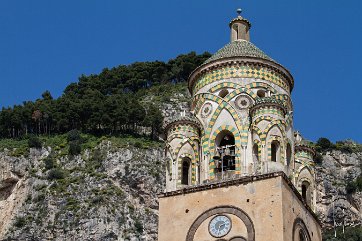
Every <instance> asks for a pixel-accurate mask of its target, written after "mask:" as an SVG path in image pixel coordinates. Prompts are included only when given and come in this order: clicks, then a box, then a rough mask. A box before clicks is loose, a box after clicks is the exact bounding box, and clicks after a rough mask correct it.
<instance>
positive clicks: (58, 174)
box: [48, 168, 65, 180]
mask: <svg viewBox="0 0 362 241" xmlns="http://www.w3.org/2000/svg"><path fill="white" fill-rule="evenodd" d="M64 177H65V174H64V171H63V170H61V169H59V168H53V169H51V170H50V171H49V173H48V179H49V180H55V179H63V178H64Z"/></svg>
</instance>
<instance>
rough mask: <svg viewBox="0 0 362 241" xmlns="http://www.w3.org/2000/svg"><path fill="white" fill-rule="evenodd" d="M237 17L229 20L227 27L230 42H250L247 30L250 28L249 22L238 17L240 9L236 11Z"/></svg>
mask: <svg viewBox="0 0 362 241" xmlns="http://www.w3.org/2000/svg"><path fill="white" fill-rule="evenodd" d="M237 13H238V16H237V17H236V18H234V19H233V20H231V22H230V24H229V26H230V30H231V42H234V41H236V40H246V41H250V35H249V30H250V28H251V24H250V22H249V21H248V20H247V19H245V18H243V17H242V16H240V14H241V9H240V8H239V9H238V10H237Z"/></svg>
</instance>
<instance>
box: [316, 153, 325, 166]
mask: <svg viewBox="0 0 362 241" xmlns="http://www.w3.org/2000/svg"><path fill="white" fill-rule="evenodd" d="M322 161H323V157H322V155H321V154H319V153H318V152H317V153H316V154H315V156H314V162H315V163H316V164H321V163H322Z"/></svg>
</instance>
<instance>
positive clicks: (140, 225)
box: [134, 220, 143, 233]
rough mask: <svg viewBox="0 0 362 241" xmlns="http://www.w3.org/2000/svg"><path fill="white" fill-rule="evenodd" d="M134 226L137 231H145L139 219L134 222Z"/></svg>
mask: <svg viewBox="0 0 362 241" xmlns="http://www.w3.org/2000/svg"><path fill="white" fill-rule="evenodd" d="M134 227H135V228H136V232H137V233H142V232H143V225H142V223H141V222H140V221H139V220H136V222H135V223H134Z"/></svg>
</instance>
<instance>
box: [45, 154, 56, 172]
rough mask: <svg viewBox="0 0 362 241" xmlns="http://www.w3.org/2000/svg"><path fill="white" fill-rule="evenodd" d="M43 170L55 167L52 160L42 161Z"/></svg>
mask: <svg viewBox="0 0 362 241" xmlns="http://www.w3.org/2000/svg"><path fill="white" fill-rule="evenodd" d="M44 164H45V169H47V170H50V169H52V168H53V167H55V163H54V160H53V159H52V158H51V157H47V158H45V159H44Z"/></svg>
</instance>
